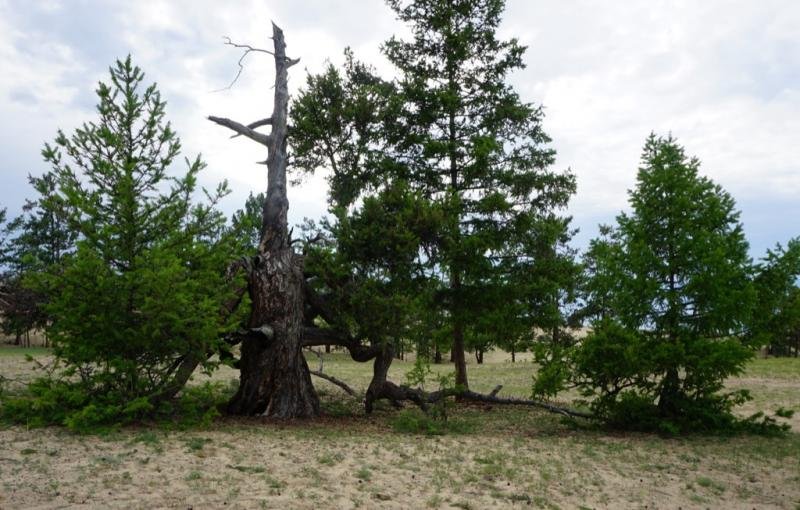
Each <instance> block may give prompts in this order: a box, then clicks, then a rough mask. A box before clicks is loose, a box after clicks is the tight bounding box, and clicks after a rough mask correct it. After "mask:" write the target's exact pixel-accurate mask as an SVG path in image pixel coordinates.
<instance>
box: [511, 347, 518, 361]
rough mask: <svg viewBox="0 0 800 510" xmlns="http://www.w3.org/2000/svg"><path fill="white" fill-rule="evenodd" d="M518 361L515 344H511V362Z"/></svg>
mask: <svg viewBox="0 0 800 510" xmlns="http://www.w3.org/2000/svg"><path fill="white" fill-rule="evenodd" d="M516 362H517V350H516V349H514V346H513V345H512V346H511V363H516Z"/></svg>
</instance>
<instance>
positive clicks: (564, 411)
mask: <svg viewBox="0 0 800 510" xmlns="http://www.w3.org/2000/svg"><path fill="white" fill-rule="evenodd" d="M495 389H497V388H495ZM498 391H499V390H498ZM455 396H457V397H460V398H462V399H464V400H472V401H475V402H487V403H491V404H505V405H518V406H532V407H538V408H540V409H544V410H545V411H549V412H551V413H557V414H560V415H563V416H567V417H570V418H584V419H587V420H591V419H593V418H594V415H591V414H589V413H583V412H581V411H575V410H573V409H569V408H566V407H559V406H556V405H553V404H548V403H546V402H540V401H538V400H528V399H524V398H514V397H508V398H503V397H498V396H496V393H495V392H494V391H493V392H492V393H490V394H488V395H484V394H482V393H475V392H474V391H470V390H466V391H462V392H460V393H459V392H457V393H456V394H455Z"/></svg>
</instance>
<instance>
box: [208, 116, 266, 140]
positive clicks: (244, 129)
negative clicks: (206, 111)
mask: <svg viewBox="0 0 800 510" xmlns="http://www.w3.org/2000/svg"><path fill="white" fill-rule="evenodd" d="M208 120H210V121H211V122H214V123H216V124H219V125H220V126H225V127H226V128H228V129H231V130H233V131H236V132H237V133H239V134H240V135H244V136H246V137H247V138H249V139H251V140H253V141H255V142H258V143H260V144H261V145H263V146H265V147H269V146H270V141H271V140H272V137H271V136H269V135H265V134H264V133H259V132H258V131H256V130H254V129H252V128H250V127H248V126H245V125H244V124H241V123H239V122H236V121H235V120H231V119H226V118H224V117H214V116H213V115H211V116H209V117H208Z"/></svg>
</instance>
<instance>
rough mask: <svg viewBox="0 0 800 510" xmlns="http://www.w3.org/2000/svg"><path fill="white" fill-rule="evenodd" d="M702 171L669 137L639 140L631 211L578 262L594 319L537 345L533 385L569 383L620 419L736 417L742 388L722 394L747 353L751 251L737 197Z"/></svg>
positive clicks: (650, 424) (613, 421)
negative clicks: (581, 331) (560, 341)
mask: <svg viewBox="0 0 800 510" xmlns="http://www.w3.org/2000/svg"><path fill="white" fill-rule="evenodd" d="M698 168H699V162H698V160H696V159H694V158H691V159H690V158H688V157H686V155H685V154H684V152H683V149H682V148H681V147H680V146H679V145H678V144H677V143H676V142H675V140H674V139H672V138H671V137H668V138H658V137H656V136H655V135H651V136H650V138H649V139H648V140H647V143H646V144H645V148H644V153H643V156H642V166H641V167H640V169H639V174H638V178H637V187H636V189H635V190H633V191H631V193H630V197H631V207H632V211H631V213H629V214H626V213H623V214H621V215H620V216H619V217H618V218H617V222H618V225H617V227H616V228H615V229H611V228H608V227H606V228H603V229H602V230H601V233H602V235H603V237H602V238H601V239H599V240H595V241H594V242H592V244H591V246H590V250H589V252H588V256H587V259H586V260H587V261H586V267H587V268H588V269H589V271H590V273H589V279H588V282H587V284H586V287H585V288H586V290H587V302H588V303H589V308H590V309H591V312H590V313H589V315H594V316H596V317H600V320H598V321H597V322H596V323H595V324H594V326H593V332H592V333H591V334H590V335H589V336H588V337H587V338H585V339H583V340H582V341H581V343H580V344H578V345H576V346H574V347H569V348H564V349H543V350H541V351H540V352H539V353H538V358H539V361H540V362H541V363H543V369H542V372H541V374H540V375H539V376H538V377H537V379H536V380H535V382H534V392H535V393H536V394H538V395H552V394H554V393H556V392H558V391H559V390H561V389H563V388H565V387H571V386H574V387H577V388H578V389H579V391H580V392H581V393H582V395H583V396H584V397H587V398H589V399H590V406H591V408H592V410H593V411H594V413H595V414H596V415H597V416H598V418H601V419H603V420H604V421H605V422H606V423H608V424H609V425H611V426H614V427H619V428H634V429H641V430H654V431H660V432H666V433H677V432H684V431H699V430H730V429H733V428H736V427H738V426H740V425H741V424H742V423H743V422H740V421H738V420H737V419H736V418H735V417H734V416H733V414H732V413H731V409H732V408H733V406H735V405H737V404H741V403H742V402H744V401H746V400H748V398H749V395H748V394H747V392H746V391H741V392H733V393H727V394H722V393H720V392H721V390H722V389H723V383H724V381H725V379H726V378H728V377H730V376H734V375H737V374H740V373H741V372H742V370H743V368H744V365H745V363H746V362H747V361H748V360H750V359H751V358H752V355H753V350H752V348H751V346H750V345H749V344H748V343H747V342H746V341H745V338H744V336H743V332H744V325H745V324H746V323H747V322H748V320H749V318H750V312H751V304H752V302H753V290H752V287H751V285H750V279H749V276H750V259H749V258H748V255H747V242H746V241H745V239H744V235H743V232H742V227H741V224H740V223H739V221H738V217H739V213H738V212H737V211H736V210H735V204H734V201H733V199H732V198H731V197H730V195H728V194H727V193H726V192H725V191H724V190H722V189H721V188H720V187H719V186H718V185H715V184H713V183H712V182H711V181H710V180H708V179H707V178H704V177H701V176H699V175H698ZM756 421H757V420H756ZM756 421H753V423H752V425H754V426H755V424H756Z"/></svg>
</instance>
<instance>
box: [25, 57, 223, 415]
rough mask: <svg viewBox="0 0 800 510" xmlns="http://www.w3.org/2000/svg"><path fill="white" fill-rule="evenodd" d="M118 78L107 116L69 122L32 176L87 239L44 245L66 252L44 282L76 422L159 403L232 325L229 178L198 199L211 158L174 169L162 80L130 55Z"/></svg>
mask: <svg viewBox="0 0 800 510" xmlns="http://www.w3.org/2000/svg"><path fill="white" fill-rule="evenodd" d="M110 77H111V83H110V84H106V83H100V84H99V86H98V88H97V95H98V99H99V103H98V106H97V112H98V114H99V119H98V121H97V122H89V123H86V124H83V126H82V127H81V128H79V129H77V130H75V132H74V133H73V134H72V135H71V136H67V135H66V134H64V133H63V132H61V131H59V133H58V136H57V137H56V140H55V144H53V145H51V144H46V145H45V148H44V150H43V152H42V154H43V156H44V158H45V160H46V161H47V162H48V163H49V164H50V165H51V167H52V174H47V175H46V176H45V177H43V178H41V179H39V180H34V182H35V183H39V184H41V185H42V186H45V185H47V186H48V192H47V194H48V195H50V199H48V200H47V201H45V202H43V207H42V210H43V211H44V212H45V213H47V214H50V213H55V212H56V208H55V205H54V204H58V206H59V208H60V209H59V210H62V211H66V212H67V213H68V214H67V221H68V224H69V228H70V229H71V232H70V234H69V235H71V236H77V238H78V241H77V248H76V250H75V251H74V253H68V254H66V255H64V254H63V253H60V254H56V253H49V252H48V253H43V254H42V255H41V257H42V258H46V257H51V256H53V257H54V256H56V255H57V256H58V257H61V258H62V262H61V270H60V271H58V272H51V273H48V274H46V275H45V276H46V277H45V278H43V279H42V281H40V285H41V286H40V289H41V288H43V289H45V290H47V291H48V292H49V293H50V296H49V304H48V306H47V307H46V308H47V312H48V314H49V316H50V318H51V320H52V325H51V328H50V331H51V334H52V337H53V340H54V347H55V354H56V356H57V357H58V358H59V359H60V360H61V361H62V362H63V363H64V364H65V365H66V366H67V367H68V373H71V374H77V375H78V376H79V377H78V378H77V380H67V381H68V382H64V384H66V385H68V386H69V387H70V388H72V389H73V390H74V391H75V393H73V394H72V396H71V397H69V401H68V402H61V403H60V405H61V406H62V407H63V409H61V411H60V412H61V413H63V414H60V415H59V416H58V419H59V420H63V421H66V422H68V423H71V424H73V425H76V426H78V425H77V424H78V422H88V423H91V422H92V421H109V420H110V421H115V420H122V419H127V418H130V417H131V416H132V415H138V414H141V413H145V412H149V411H151V410H153V406H154V405H155V404H157V403H158V402H160V401H161V400H162V399H164V398H168V397H169V396H172V395H174V394H175V393H176V391H177V390H179V389H180V387H181V386H182V384H183V383H185V382H186V379H188V376H189V374H191V372H192V370H193V369H194V367H195V366H196V365H197V364H203V366H205V367H206V368H211V367H212V366H213V365H212V364H210V363H209V362H207V359H208V357H209V355H210V354H211V353H213V352H216V351H217V350H218V343H219V342H220V338H221V337H222V335H223V334H224V333H225V331H227V329H228V328H229V327H230V326H231V324H230V320H229V318H228V317H227V315H226V314H224V313H222V310H223V304H224V302H225V300H226V299H227V298H229V297H230V291H229V290H228V288H229V285H228V284H227V283H226V282H225V281H224V279H223V278H224V276H223V274H224V268H225V264H226V261H227V258H228V256H229V249H228V248H227V247H226V240H225V238H224V237H223V236H222V234H223V227H224V217H223V216H222V215H221V214H220V213H219V212H218V211H216V209H215V204H216V202H217V200H218V199H219V198H221V196H223V195H224V194H225V193H226V189H225V186H224V185H221V186H220V187H218V188H217V190H216V192H215V193H212V194H208V193H207V196H208V198H209V201H208V203H206V204H202V203H196V202H194V201H193V193H194V192H195V189H196V179H197V174H198V173H199V172H200V171H201V169H202V168H203V166H204V165H203V163H202V161H201V160H200V158H199V157H198V158H196V159H195V160H193V161H191V162H190V161H189V160H186V163H187V165H188V170H187V171H186V173H185V174H184V175H182V176H179V177H173V176H172V175H170V168H171V167H172V165H173V162H174V160H175V159H176V158H177V156H178V155H179V153H180V149H181V146H180V141H179V140H178V138H177V136H176V135H175V132H174V131H173V130H172V128H171V126H170V124H169V123H168V122H165V120H164V117H165V106H166V103H165V102H164V101H163V100H162V99H161V96H160V94H159V92H158V90H157V89H156V85H155V84H153V85H150V86H147V87H146V88H145V87H143V80H144V74H143V73H142V71H141V70H140V69H139V68H138V67H136V66H134V65H133V64H132V63H131V59H130V57H128V58H127V59H126V60H124V61H117V62H116V64H115V65H114V66H113V67H112V68H111V69H110ZM52 185H55V187H53V186H52ZM39 191H40V192H42V190H39ZM42 218H44V216H43V217H42ZM45 251H48V250H45Z"/></svg>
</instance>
